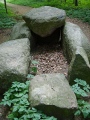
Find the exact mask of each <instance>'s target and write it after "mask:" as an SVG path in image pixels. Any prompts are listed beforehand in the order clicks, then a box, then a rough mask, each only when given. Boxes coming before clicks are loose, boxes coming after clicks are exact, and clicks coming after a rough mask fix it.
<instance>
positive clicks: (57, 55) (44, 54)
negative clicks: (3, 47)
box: [0, 3, 90, 120]
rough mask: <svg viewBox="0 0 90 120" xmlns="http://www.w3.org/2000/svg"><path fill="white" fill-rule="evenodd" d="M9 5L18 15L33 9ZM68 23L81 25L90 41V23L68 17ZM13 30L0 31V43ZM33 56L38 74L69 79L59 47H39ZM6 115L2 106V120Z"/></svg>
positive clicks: (5, 39) (0, 115) (0, 107)
mask: <svg viewBox="0 0 90 120" xmlns="http://www.w3.org/2000/svg"><path fill="white" fill-rule="evenodd" d="M7 5H8V6H9V7H11V9H12V10H13V11H14V12H15V13H16V14H17V15H23V14H25V13H27V12H28V11H29V10H31V9H32V8H31V7H27V6H20V5H14V4H10V3H7ZM66 21H68V22H72V23H75V24H77V25H79V26H80V28H81V29H82V30H83V32H84V34H85V35H86V36H87V38H88V39H89V40H90V25H89V24H88V23H83V22H82V21H80V20H78V19H76V18H68V17H67V18H66ZM11 30H12V29H2V30H0V43H3V42H5V41H7V40H9V38H10V34H11ZM32 56H33V59H35V60H37V61H39V65H38V73H37V74H41V73H53V72H54V73H57V72H59V73H60V72H61V73H64V75H65V76H66V77H67V72H68V64H67V61H66V59H65V58H64V56H63V52H62V50H61V48H60V46H59V45H56V46H54V45H51V46H49V45H44V46H38V47H37V51H36V53H35V54H32ZM6 115H7V108H6V107H3V106H0V120H7V119H6ZM78 120H79V119H78Z"/></svg>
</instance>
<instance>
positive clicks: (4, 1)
mask: <svg viewBox="0 0 90 120" xmlns="http://www.w3.org/2000/svg"><path fill="white" fill-rule="evenodd" d="M4 6H5V9H6V13H8V12H7V5H6V0H4Z"/></svg>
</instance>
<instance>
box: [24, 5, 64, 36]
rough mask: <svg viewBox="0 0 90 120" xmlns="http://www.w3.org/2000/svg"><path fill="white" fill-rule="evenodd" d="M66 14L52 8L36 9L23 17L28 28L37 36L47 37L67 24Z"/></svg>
mask: <svg viewBox="0 0 90 120" xmlns="http://www.w3.org/2000/svg"><path fill="white" fill-rule="evenodd" d="M65 17H66V13H65V11H64V10H62V9H58V8H55V7H50V6H43V7H40V8H34V9H32V10H30V12H28V13H27V14H25V15H23V19H24V20H25V21H26V24H27V25H28V27H29V28H30V29H31V30H32V31H33V32H34V33H36V34H37V35H39V36H41V37H46V36H49V35H50V34H52V33H53V32H54V31H55V30H56V29H57V28H59V27H61V26H63V25H64V23H65Z"/></svg>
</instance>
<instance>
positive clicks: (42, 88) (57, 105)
mask: <svg viewBox="0 0 90 120" xmlns="http://www.w3.org/2000/svg"><path fill="white" fill-rule="evenodd" d="M29 101H30V104H31V106H32V107H36V108H37V109H40V110H42V111H43V112H44V113H45V114H47V115H51V116H52V115H53V116H55V117H57V118H58V119H62V120H63V119H66V118H67V119H69V118H72V112H73V110H74V109H75V108H77V101H76V97H75V94H74V93H73V91H72V89H71V88H70V86H69V84H68V81H67V80H66V78H65V76H64V75H63V74H60V73H54V74H41V75H37V76H35V77H34V78H33V79H32V80H31V82H30V87H29Z"/></svg>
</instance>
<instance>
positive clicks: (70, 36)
mask: <svg viewBox="0 0 90 120" xmlns="http://www.w3.org/2000/svg"><path fill="white" fill-rule="evenodd" d="M62 46H63V51H64V55H65V57H66V58H67V60H68V62H69V63H70V62H71V63H70V67H69V81H70V83H72V82H73V80H74V79H76V78H80V79H83V80H86V81H87V82H89V83H90V80H89V78H90V76H89V73H90V72H89V71H90V67H89V63H90V42H89V40H88V39H87V37H86V36H85V34H84V33H83V32H82V30H81V29H80V27H79V26H78V25H76V24H73V23H70V22H67V23H66V24H65V26H64V29H63V41H62ZM86 59H87V61H88V64H87V62H86ZM71 67H72V68H71ZM85 70H86V71H87V72H86V71H85Z"/></svg>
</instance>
